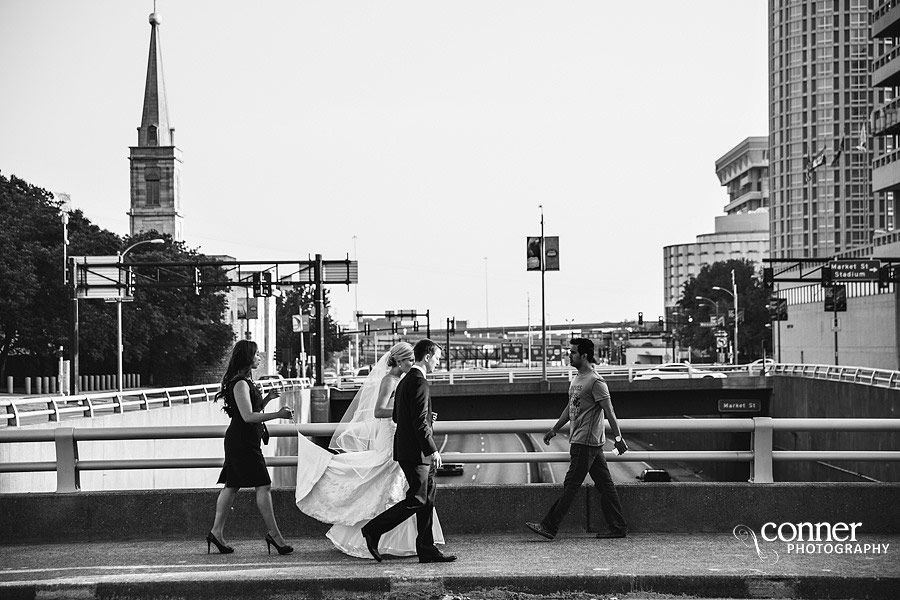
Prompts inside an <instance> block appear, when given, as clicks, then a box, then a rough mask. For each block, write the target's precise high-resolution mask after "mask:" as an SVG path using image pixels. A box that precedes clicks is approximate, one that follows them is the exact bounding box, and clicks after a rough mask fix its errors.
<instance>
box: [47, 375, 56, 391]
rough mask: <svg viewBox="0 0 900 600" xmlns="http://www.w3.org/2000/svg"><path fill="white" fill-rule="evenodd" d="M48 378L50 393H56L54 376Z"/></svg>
mask: <svg viewBox="0 0 900 600" xmlns="http://www.w3.org/2000/svg"><path fill="white" fill-rule="evenodd" d="M48 379H49V380H50V393H51V394H55V393H56V377H49V378H48Z"/></svg>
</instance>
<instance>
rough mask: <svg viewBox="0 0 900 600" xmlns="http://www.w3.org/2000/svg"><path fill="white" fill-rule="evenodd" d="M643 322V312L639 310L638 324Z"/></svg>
mask: <svg viewBox="0 0 900 600" xmlns="http://www.w3.org/2000/svg"><path fill="white" fill-rule="evenodd" d="M643 324H644V313H642V312H639V313H638V325H643Z"/></svg>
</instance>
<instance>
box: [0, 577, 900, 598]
mask: <svg viewBox="0 0 900 600" xmlns="http://www.w3.org/2000/svg"><path fill="white" fill-rule="evenodd" d="M498 589H500V590H505V591H508V592H511V593H527V594H535V595H553V596H559V594H560V593H565V592H572V593H576V592H580V593H584V592H588V593H595V594H624V593H633V592H654V593H658V594H672V595H688V596H693V597H697V598H726V597H727V598H772V599H774V598H807V599H812V600H819V599H826V598H841V599H848V600H849V599H854V598H860V599H862V598H865V599H868V600H893V599H894V598H896V591H897V590H898V589H900V577H884V578H881V577H875V578H859V577H825V576H800V577H759V576H745V575H712V576H703V577H696V576H671V575H648V576H643V575H598V576H592V575H585V576H579V575H562V576H552V575H551V576H523V577H502V576H501V577H497V576H446V577H441V576H433V575H432V576H429V575H424V576H422V577H416V578H410V577H406V576H404V577H382V576H378V577H359V578H355V577H352V578H325V579H313V580H304V579H296V578H291V577H290V576H289V575H288V574H287V573H284V575H283V576H282V577H278V578H270V579H263V580H260V579H248V580H233V581H221V580H220V581H215V582H212V581H204V580H202V579H195V580H188V579H178V580H169V581H160V580H154V579H142V580H132V581H122V582H88V583H58V584H44V583H34V582H28V583H11V584H2V585H0V595H2V597H3V598H4V599H6V600H26V599H27V600H57V599H63V598H66V599H76V600H100V599H113V598H115V599H116V600H128V599H132V598H133V599H141V600H144V599H147V598H154V599H164V598H200V599H203V598H209V599H215V600H230V599H232V598H233V599H235V600H247V599H252V598H273V597H279V596H285V595H290V596H291V597H297V596H298V595H299V596H301V597H307V596H308V597H322V596H326V597H327V596H334V595H336V594H340V593H352V594H353V596H354V597H355V598H371V599H372V600H375V599H376V598H377V599H380V600H383V599H386V598H387V599H390V598H413V597H415V598H429V597H430V598H434V597H439V596H441V595H446V594H467V593H477V592H478V591H483V590H498Z"/></svg>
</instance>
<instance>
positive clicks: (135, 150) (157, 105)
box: [128, 12, 184, 241]
mask: <svg viewBox="0 0 900 600" xmlns="http://www.w3.org/2000/svg"><path fill="white" fill-rule="evenodd" d="M159 24H160V18H159V14H157V13H156V12H153V13H152V14H151V15H150V57H149V59H148V61H147V83H146V85H145V87H144V110H143V114H142V115H141V126H140V127H138V141H137V146H132V147H131V155H130V156H129V159H128V160H129V161H131V210H129V211H128V216H129V217H130V221H131V235H135V234H136V233H139V232H141V231H151V230H156V231H157V232H159V233H167V234H169V235H171V236H172V238H173V239H174V240H176V241H182V240H183V239H184V238H183V227H184V217H183V216H182V214H181V164H182V159H181V150H179V149H178V148H176V147H175V129H174V128H172V127H170V126H169V111H168V107H167V106H166V84H165V81H164V79H163V63H162V49H161V48H160V41H159Z"/></svg>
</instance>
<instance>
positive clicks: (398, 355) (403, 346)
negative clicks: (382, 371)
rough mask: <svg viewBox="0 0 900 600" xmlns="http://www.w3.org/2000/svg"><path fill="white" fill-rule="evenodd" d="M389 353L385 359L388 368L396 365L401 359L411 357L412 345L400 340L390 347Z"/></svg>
mask: <svg viewBox="0 0 900 600" xmlns="http://www.w3.org/2000/svg"><path fill="white" fill-rule="evenodd" d="M390 353H391V355H390V356H389V357H388V361H387V365H388V368H391V367H396V366H397V365H399V364H400V361H401V360H406V359H407V358H412V357H413V347H412V346H411V345H410V344H409V343H407V342H400V343H398V344H394V346H393V347H392V348H391V349H390Z"/></svg>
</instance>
